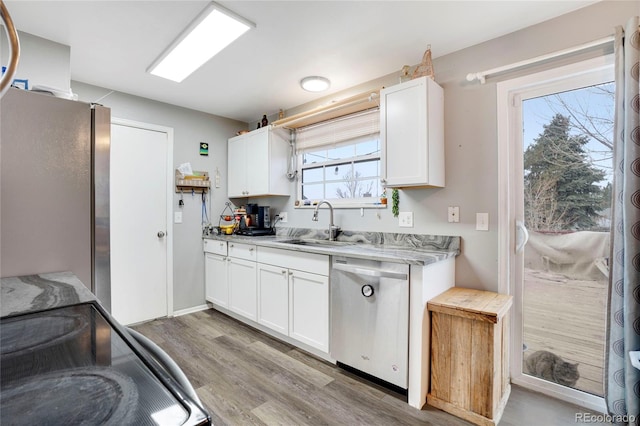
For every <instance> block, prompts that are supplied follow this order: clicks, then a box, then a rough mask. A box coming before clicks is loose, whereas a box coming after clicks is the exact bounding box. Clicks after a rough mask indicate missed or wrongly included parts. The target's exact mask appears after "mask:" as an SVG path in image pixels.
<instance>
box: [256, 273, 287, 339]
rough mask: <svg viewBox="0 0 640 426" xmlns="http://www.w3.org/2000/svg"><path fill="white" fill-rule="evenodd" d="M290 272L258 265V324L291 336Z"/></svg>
mask: <svg viewBox="0 0 640 426" xmlns="http://www.w3.org/2000/svg"><path fill="white" fill-rule="evenodd" d="M288 273H289V271H288V270H287V269H286V268H281V267H278V266H272V265H263V264H260V263H259V264H258V322H259V323H260V324H262V325H264V326H266V327H269V328H271V329H272V330H275V331H277V332H279V333H282V334H284V335H288V334H289V276H288Z"/></svg>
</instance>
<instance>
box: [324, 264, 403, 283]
mask: <svg viewBox="0 0 640 426" xmlns="http://www.w3.org/2000/svg"><path fill="white" fill-rule="evenodd" d="M333 269H337V270H338V271H344V272H351V273H352V274H357V275H366V276H368V277H376V278H393V279H396V280H406V279H407V274H405V273H403V272H394V271H385V270H382V269H374V268H366V267H362V266H351V265H344V264H342V263H334V264H333Z"/></svg>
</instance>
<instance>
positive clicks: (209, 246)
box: [203, 240, 229, 308]
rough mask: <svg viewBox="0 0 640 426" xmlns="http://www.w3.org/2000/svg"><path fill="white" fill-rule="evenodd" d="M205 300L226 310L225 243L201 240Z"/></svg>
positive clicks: (227, 294) (227, 287) (227, 302)
mask: <svg viewBox="0 0 640 426" xmlns="http://www.w3.org/2000/svg"><path fill="white" fill-rule="evenodd" d="M203 246H204V255H205V256H204V281H205V298H206V300H207V301H208V302H211V303H215V304H216V305H219V306H222V307H223V308H227V307H228V306H229V283H228V278H227V242H226V241H215V240H203Z"/></svg>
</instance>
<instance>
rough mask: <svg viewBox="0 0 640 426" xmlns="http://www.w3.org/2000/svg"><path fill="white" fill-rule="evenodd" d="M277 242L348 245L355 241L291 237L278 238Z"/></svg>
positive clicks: (307, 244) (301, 244) (322, 245)
mask: <svg viewBox="0 0 640 426" xmlns="http://www.w3.org/2000/svg"><path fill="white" fill-rule="evenodd" d="M276 242H277V243H283V244H295V245H299V246H321V247H327V246H348V245H352V244H355V243H352V242H349V241H329V240H312V239H293V240H279V241H276Z"/></svg>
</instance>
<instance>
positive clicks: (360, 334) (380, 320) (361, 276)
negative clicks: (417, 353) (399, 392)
mask: <svg viewBox="0 0 640 426" xmlns="http://www.w3.org/2000/svg"><path fill="white" fill-rule="evenodd" d="M330 353H331V356H332V357H333V358H334V359H336V360H337V361H338V363H339V365H341V364H342V365H343V366H348V367H352V368H355V369H356V370H359V371H362V372H364V373H367V374H369V375H371V376H374V377H376V378H378V379H381V380H383V381H385V382H388V383H391V384H393V385H395V386H397V387H399V388H402V389H407V387H408V385H407V384H408V363H409V265H406V264H401V263H393V262H380V261H374V260H368V259H357V258H346V257H341V256H333V257H332V261H331V347H330Z"/></svg>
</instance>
